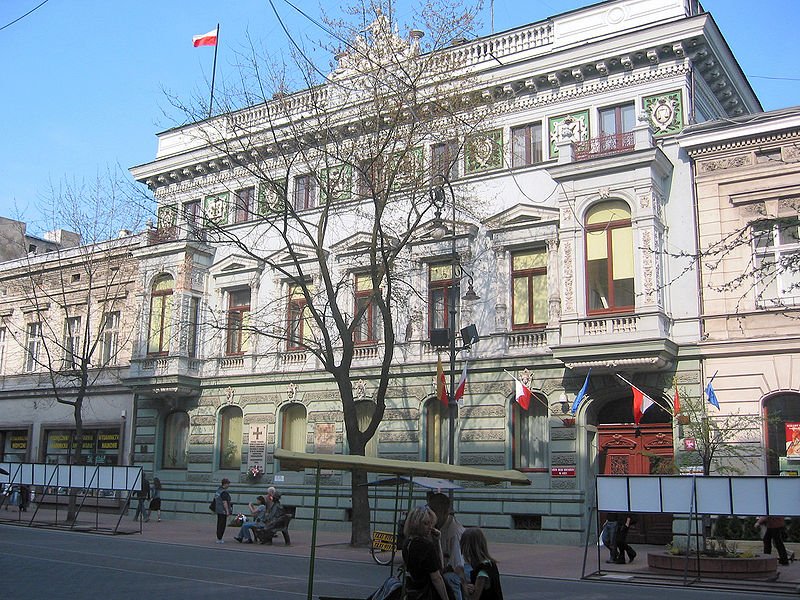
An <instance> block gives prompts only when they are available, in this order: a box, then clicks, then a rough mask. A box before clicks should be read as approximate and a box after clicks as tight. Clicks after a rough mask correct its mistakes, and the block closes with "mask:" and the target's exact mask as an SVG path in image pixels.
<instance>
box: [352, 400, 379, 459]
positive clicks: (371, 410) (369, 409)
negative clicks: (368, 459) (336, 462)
mask: <svg viewBox="0 0 800 600" xmlns="http://www.w3.org/2000/svg"><path fill="white" fill-rule="evenodd" d="M374 414H375V403H374V402H372V401H371V400H361V401H359V402H356V415H357V416H358V429H359V431H366V429H367V427H369V422H370V421H371V420H372V416H373V415H374ZM364 456H373V457H377V456H378V432H377V431H375V435H373V436H372V439H370V441H368V442H367V445H366V447H365V448H364Z"/></svg>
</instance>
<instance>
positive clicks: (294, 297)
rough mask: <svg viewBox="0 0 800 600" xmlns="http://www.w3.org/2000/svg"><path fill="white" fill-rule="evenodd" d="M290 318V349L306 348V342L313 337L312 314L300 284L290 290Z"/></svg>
mask: <svg viewBox="0 0 800 600" xmlns="http://www.w3.org/2000/svg"><path fill="white" fill-rule="evenodd" d="M288 320H289V323H288V328H289V337H288V348H289V350H300V349H302V348H305V346H306V342H307V341H309V340H310V338H311V314H310V311H309V309H308V303H307V302H306V297H305V296H304V295H303V288H302V287H301V286H299V285H294V286H292V287H291V289H290V292H289V315H288Z"/></svg>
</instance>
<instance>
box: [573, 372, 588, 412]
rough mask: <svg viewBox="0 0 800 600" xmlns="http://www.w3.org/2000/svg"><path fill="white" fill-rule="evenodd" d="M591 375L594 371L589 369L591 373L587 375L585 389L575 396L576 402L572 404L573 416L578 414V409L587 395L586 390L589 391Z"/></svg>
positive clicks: (584, 383)
mask: <svg viewBox="0 0 800 600" xmlns="http://www.w3.org/2000/svg"><path fill="white" fill-rule="evenodd" d="M591 374H592V370H591V369H589V372H588V373H586V381H584V382H583V387H582V388H581V391H579V392H578V395H577V396H575V402H573V403H572V411H571V412H572V414H573V415H574V414H575V413H576V412H577V410H578V407H579V406H580V405H581V402H582V401H583V397H584V396H585V395H586V390H587V389H589V375H591Z"/></svg>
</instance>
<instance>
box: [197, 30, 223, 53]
mask: <svg viewBox="0 0 800 600" xmlns="http://www.w3.org/2000/svg"><path fill="white" fill-rule="evenodd" d="M218 29H219V28H218V27H215V28H214V29H212V30H211V31H209V32H208V33H204V34H202V35H194V36H192V45H193V46H194V47H195V48H197V47H199V46H216V45H217V34H218Z"/></svg>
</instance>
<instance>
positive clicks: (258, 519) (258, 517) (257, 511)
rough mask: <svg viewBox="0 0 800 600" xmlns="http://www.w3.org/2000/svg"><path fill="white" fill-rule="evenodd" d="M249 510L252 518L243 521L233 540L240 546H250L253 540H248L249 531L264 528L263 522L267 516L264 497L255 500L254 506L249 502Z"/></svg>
mask: <svg viewBox="0 0 800 600" xmlns="http://www.w3.org/2000/svg"><path fill="white" fill-rule="evenodd" d="M247 506H248V507H249V508H250V514H251V515H252V516H253V520H252V521H245V522H244V523H242V528H241V529H239V535H237V536H236V537H235V538H233V539H235V540H236V541H237V542H239V543H240V544H242V543H244V544H252V543H253V540H252V539H251V538H250V530H251V529H253V528H262V527H264V521H265V517H266V514H267V499H266V498H264V496H258V497H257V498H256V504H255V506H254V505H253V503H252V502H250V503H249V504H248V505H247Z"/></svg>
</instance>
